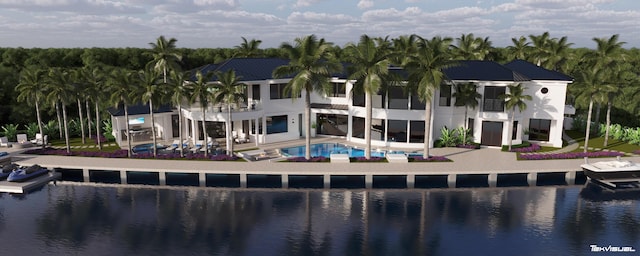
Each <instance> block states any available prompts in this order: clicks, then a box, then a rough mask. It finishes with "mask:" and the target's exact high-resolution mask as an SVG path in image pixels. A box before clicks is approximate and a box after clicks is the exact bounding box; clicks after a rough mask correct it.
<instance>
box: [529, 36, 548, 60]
mask: <svg viewBox="0 0 640 256" xmlns="http://www.w3.org/2000/svg"><path fill="white" fill-rule="evenodd" d="M529 39H531V42H532V43H533V46H532V47H531V48H530V49H531V55H532V56H531V57H530V60H531V61H533V62H534V63H536V65H538V66H542V64H543V63H544V62H546V61H547V58H548V57H549V55H550V52H549V42H550V41H551V39H550V38H549V32H544V33H542V35H538V36H536V35H529Z"/></svg>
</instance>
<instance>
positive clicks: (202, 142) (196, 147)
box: [191, 140, 204, 154]
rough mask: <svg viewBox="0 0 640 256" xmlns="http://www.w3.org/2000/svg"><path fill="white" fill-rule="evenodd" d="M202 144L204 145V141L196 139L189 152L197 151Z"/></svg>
mask: <svg viewBox="0 0 640 256" xmlns="http://www.w3.org/2000/svg"><path fill="white" fill-rule="evenodd" d="M202 145H204V141H202V140H199V141H196V143H195V145H194V146H193V147H192V148H191V153H194V154H195V153H198V152H200V149H202Z"/></svg>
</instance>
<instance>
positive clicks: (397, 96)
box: [389, 86, 409, 109]
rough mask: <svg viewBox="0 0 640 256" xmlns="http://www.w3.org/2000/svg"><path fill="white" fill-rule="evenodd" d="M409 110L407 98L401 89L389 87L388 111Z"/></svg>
mask: <svg viewBox="0 0 640 256" xmlns="http://www.w3.org/2000/svg"><path fill="white" fill-rule="evenodd" d="M407 108H409V96H407V95H406V94H405V93H404V90H402V87H398V86H391V87H390V88H389V109H407Z"/></svg>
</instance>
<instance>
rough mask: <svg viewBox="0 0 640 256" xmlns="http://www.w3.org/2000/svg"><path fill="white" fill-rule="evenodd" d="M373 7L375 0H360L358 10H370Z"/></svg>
mask: <svg viewBox="0 0 640 256" xmlns="http://www.w3.org/2000/svg"><path fill="white" fill-rule="evenodd" d="M371 7H373V0H360V1H359V2H358V8H360V9H369V8H371Z"/></svg>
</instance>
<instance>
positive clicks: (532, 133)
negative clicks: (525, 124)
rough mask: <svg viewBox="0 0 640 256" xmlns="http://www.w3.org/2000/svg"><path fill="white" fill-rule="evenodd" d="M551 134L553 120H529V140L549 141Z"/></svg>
mask: <svg viewBox="0 0 640 256" xmlns="http://www.w3.org/2000/svg"><path fill="white" fill-rule="evenodd" d="M550 132H551V120H548V119H529V139H530V140H537V141H549V133H550Z"/></svg>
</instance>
